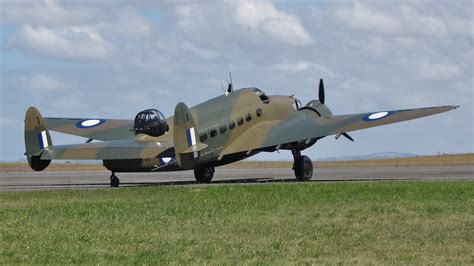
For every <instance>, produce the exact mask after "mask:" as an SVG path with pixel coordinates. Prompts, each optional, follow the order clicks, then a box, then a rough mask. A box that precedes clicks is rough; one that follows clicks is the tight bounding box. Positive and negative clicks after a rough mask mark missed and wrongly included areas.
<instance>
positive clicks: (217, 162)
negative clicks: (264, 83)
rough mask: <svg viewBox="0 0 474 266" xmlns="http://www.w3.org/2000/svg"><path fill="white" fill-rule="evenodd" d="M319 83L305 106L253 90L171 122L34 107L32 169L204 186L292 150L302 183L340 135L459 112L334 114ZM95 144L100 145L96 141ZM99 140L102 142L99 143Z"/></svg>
mask: <svg viewBox="0 0 474 266" xmlns="http://www.w3.org/2000/svg"><path fill="white" fill-rule="evenodd" d="M325 103H326V101H325V89H324V83H323V80H322V79H321V80H320V82H319V99H317V100H311V101H309V102H308V103H307V104H306V105H304V106H303V105H302V104H301V101H299V100H298V99H297V98H295V97H294V96H267V94H265V93H264V92H263V91H262V90H260V89H258V88H255V87H250V88H242V89H239V90H235V91H234V90H233V85H232V81H230V82H229V84H228V87H227V89H226V90H225V94H224V95H220V96H218V97H216V98H213V99H211V100H208V101H206V102H203V103H201V104H198V105H196V106H194V107H192V108H188V107H187V105H186V104H185V103H183V102H180V103H178V104H177V105H176V107H175V110H174V116H172V117H169V118H165V116H164V115H163V113H161V112H160V111H159V110H157V109H147V110H144V111H141V112H139V113H138V114H137V115H136V116H135V119H133V120H122V119H104V118H51V117H45V118H43V117H42V115H41V114H40V112H39V111H38V109H36V108H35V107H29V108H28V110H27V111H26V115H25V148H26V153H25V155H26V156H27V159H28V163H29V165H30V167H31V168H32V169H33V170H34V171H42V170H44V169H46V168H47V167H48V165H49V164H50V163H51V160H58V159H59V160H102V161H103V166H104V167H105V168H106V169H108V170H109V171H111V176H110V185H111V187H118V186H119V184H120V180H119V179H118V177H117V176H116V174H115V173H119V172H166V171H182V170H194V176H195V178H196V180H197V181H198V182H200V183H210V182H211V180H212V178H213V176H214V172H215V167H218V166H222V165H226V164H230V163H234V162H237V161H240V160H243V159H246V158H249V157H251V156H254V155H256V154H258V153H261V152H275V151H280V150H289V151H291V152H292V154H293V159H294V164H293V170H294V174H295V177H296V179H297V180H299V181H308V180H310V179H311V178H312V176H313V163H312V161H311V159H310V158H309V157H308V156H304V155H302V154H301V152H302V151H304V150H305V149H307V148H309V147H312V146H313V145H314V144H315V143H316V142H317V141H318V140H320V139H322V138H325V137H327V136H331V135H335V137H336V139H339V138H340V137H341V136H343V137H345V138H347V139H348V140H350V141H354V139H353V138H352V137H351V136H350V135H349V134H348V133H349V132H351V131H355V130H360V129H365V128H371V127H377V126H382V125H387V124H392V123H397V122H401V121H406V120H412V119H417V118H421V117H425V116H430V115H434V114H438V113H442V112H447V111H450V110H453V109H457V108H459V106H438V107H429V108H419V109H408V110H394V111H376V112H368V113H359V114H348V115H333V113H332V111H331V109H329V107H328V106H327V105H326V104H325ZM50 131H55V132H61V133H66V134H71V135H75V136H80V137H85V138H87V141H86V142H85V143H80V144H71V145H53V142H52V140H51V135H50ZM94 140H95V141H94ZM93 141H94V142H93Z"/></svg>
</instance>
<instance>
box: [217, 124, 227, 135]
mask: <svg viewBox="0 0 474 266" xmlns="http://www.w3.org/2000/svg"><path fill="white" fill-rule="evenodd" d="M226 131H227V127H226V126H225V125H222V126H221V127H220V128H219V132H220V133H221V134H224V133H225V132H226Z"/></svg>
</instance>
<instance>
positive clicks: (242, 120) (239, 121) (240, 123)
mask: <svg viewBox="0 0 474 266" xmlns="http://www.w3.org/2000/svg"><path fill="white" fill-rule="evenodd" d="M243 124H244V119H243V118H242V117H239V118H237V125H239V126H241V125H243Z"/></svg>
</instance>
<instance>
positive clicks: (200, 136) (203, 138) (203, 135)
mask: <svg viewBox="0 0 474 266" xmlns="http://www.w3.org/2000/svg"><path fill="white" fill-rule="evenodd" d="M199 138H200V139H201V142H204V141H206V140H207V132H202V133H201V134H200V135H199Z"/></svg>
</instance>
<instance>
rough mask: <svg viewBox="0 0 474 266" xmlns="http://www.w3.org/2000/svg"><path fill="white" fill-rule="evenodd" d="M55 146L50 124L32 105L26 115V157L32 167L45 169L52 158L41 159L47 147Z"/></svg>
mask: <svg viewBox="0 0 474 266" xmlns="http://www.w3.org/2000/svg"><path fill="white" fill-rule="evenodd" d="M52 146H53V142H52V141H51V135H50V134H49V130H48V126H47V124H46V122H45V121H44V119H43V117H42V116H41V114H40V112H39V111H38V109H36V108H35V107H30V108H28V110H27V111H26V115H25V148H26V153H25V155H26V157H27V159H28V163H29V165H30V167H31V169H33V170H35V171H43V170H44V169H46V168H47V167H48V165H49V164H50V163H51V160H41V154H42V153H43V151H44V150H45V149H48V148H50V147H52Z"/></svg>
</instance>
